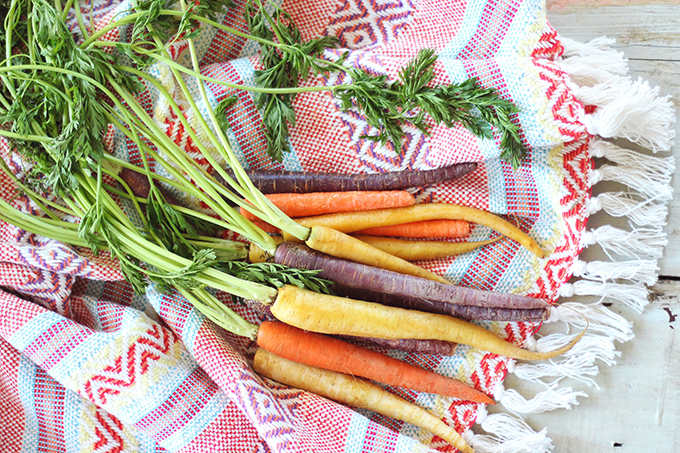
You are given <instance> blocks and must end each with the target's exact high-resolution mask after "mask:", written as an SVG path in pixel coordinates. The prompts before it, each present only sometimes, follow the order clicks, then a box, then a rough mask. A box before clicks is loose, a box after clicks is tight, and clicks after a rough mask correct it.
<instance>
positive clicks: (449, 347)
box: [338, 335, 456, 356]
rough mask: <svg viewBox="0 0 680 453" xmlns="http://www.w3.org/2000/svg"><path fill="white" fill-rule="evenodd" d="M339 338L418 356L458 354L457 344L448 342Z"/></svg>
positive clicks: (341, 336) (346, 336)
mask: <svg viewBox="0 0 680 453" xmlns="http://www.w3.org/2000/svg"><path fill="white" fill-rule="evenodd" d="M338 337H339V338H342V339H343V340H345V341H349V342H350V343H360V344H364V345H367V346H377V347H380V348H386V349H396V350H397V351H404V352H413V353H416V354H430V355H443V356H452V355H453V354H454V353H455V352H456V343H450V342H448V341H440V340H417V339H414V338H408V339H406V338H400V339H398V340H389V339H386V338H373V337H353V336H351V335H338Z"/></svg>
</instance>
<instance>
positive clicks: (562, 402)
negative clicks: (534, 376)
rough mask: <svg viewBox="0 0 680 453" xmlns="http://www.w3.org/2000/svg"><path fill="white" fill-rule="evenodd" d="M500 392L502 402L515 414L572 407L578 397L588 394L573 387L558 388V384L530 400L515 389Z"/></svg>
mask: <svg viewBox="0 0 680 453" xmlns="http://www.w3.org/2000/svg"><path fill="white" fill-rule="evenodd" d="M500 393H501V394H502V396H501V397H500V403H501V404H502V405H503V406H504V407H505V408H506V409H507V410H509V411H510V412H512V413H515V414H540V413H542V412H549V411H554V410H555V409H571V408H572V406H575V405H577V404H578V399H577V398H578V397H580V396H583V397H587V396H588V395H587V394H586V393H585V392H581V391H575V390H574V389H572V388H571V387H562V388H557V385H551V386H550V387H548V389H546V390H544V391H542V392H540V393H537V394H536V396H534V397H533V398H531V399H529V400H528V399H526V398H524V397H523V396H522V395H520V394H519V392H517V391H516V390H514V389H509V390H503V391H501V392H500Z"/></svg>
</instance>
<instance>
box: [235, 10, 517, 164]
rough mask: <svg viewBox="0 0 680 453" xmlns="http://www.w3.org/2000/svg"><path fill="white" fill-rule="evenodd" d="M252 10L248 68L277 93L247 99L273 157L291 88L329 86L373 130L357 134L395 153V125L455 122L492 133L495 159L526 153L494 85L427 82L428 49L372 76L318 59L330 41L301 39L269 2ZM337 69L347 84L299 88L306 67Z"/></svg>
mask: <svg viewBox="0 0 680 453" xmlns="http://www.w3.org/2000/svg"><path fill="white" fill-rule="evenodd" d="M253 1H255V2H257V6H258V8H257V9H256V8H255V6H254V5H253V3H252V2H248V3H247V7H246V19H247V21H248V25H249V28H250V32H251V34H252V35H253V36H254V37H256V38H258V39H257V41H258V42H259V43H260V47H261V56H260V62H261V64H262V66H263V69H262V70H258V71H256V72H255V82H256V84H257V85H258V87H262V88H281V89H285V88H288V90H284V92H280V93H272V92H257V93H256V94H255V99H256V102H257V105H258V107H259V108H260V110H261V111H262V120H263V123H264V127H265V133H266V137H267V152H268V153H269V155H270V156H271V157H272V158H273V159H274V160H276V161H281V160H282V158H283V153H285V152H287V151H288V150H289V146H288V142H287V139H288V134H289V126H290V127H292V126H294V125H295V111H294V110H293V107H292V101H293V98H294V96H295V95H296V94H298V93H301V92H305V91H311V90H316V91H318V90H319V89H321V90H330V91H333V93H334V95H335V96H336V97H337V99H338V100H339V101H340V104H341V106H342V108H343V109H344V110H349V109H359V110H360V111H361V112H362V113H363V114H364V116H365V118H366V121H367V122H368V124H369V125H370V126H372V127H373V128H374V129H375V130H376V131H377V133H376V134H369V135H365V136H363V137H362V138H366V139H370V140H374V141H378V142H380V143H381V144H382V145H383V146H387V145H391V146H392V147H393V148H394V150H395V151H396V152H400V151H401V143H402V140H403V139H404V138H405V137H406V132H405V131H404V129H403V127H404V126H406V125H411V126H414V127H416V128H417V129H418V130H420V131H421V132H422V133H425V134H427V133H428V130H429V129H430V127H431V126H432V125H433V123H434V124H443V125H445V126H447V127H452V126H454V125H456V124H461V125H463V126H464V127H465V128H466V129H467V130H469V131H470V132H472V133H473V134H474V135H476V136H478V137H482V138H489V139H491V138H493V137H494V130H496V131H497V132H498V133H499V134H500V136H501V139H500V147H501V149H502V154H501V157H502V158H503V159H506V160H507V161H509V162H510V163H511V164H512V166H513V168H517V167H518V166H519V165H520V163H521V161H522V160H523V159H524V158H525V157H526V149H525V148H524V145H523V144H522V142H521V139H520V136H519V129H518V126H517V125H516V124H515V123H513V122H512V115H513V114H515V113H517V112H518V109H517V107H516V106H515V105H514V104H513V103H512V102H510V101H507V100H505V99H503V98H501V97H500V96H499V95H498V93H497V92H496V90H495V89H493V88H484V87H482V86H480V85H479V84H478V83H477V80H476V79H468V80H465V81H463V82H461V83H453V84H449V85H434V86H432V82H433V80H434V78H435V71H434V64H435V62H436V61H437V55H436V54H435V51H434V50H432V49H422V50H421V51H420V52H419V53H418V55H417V56H416V57H415V58H413V59H412V60H411V61H410V62H409V63H407V64H406V65H405V66H404V67H403V68H402V69H401V70H400V71H399V80H395V81H390V80H389V79H388V77H387V76H385V75H374V74H370V73H368V72H366V71H365V70H363V69H360V68H352V69H349V68H346V67H345V66H343V63H344V61H345V59H346V58H347V53H345V54H344V55H343V56H342V57H340V58H339V59H338V60H336V61H330V60H325V59H323V58H321V56H322V53H323V51H324V49H325V48H327V47H331V46H334V45H335V44H336V43H337V39H336V38H335V37H333V36H324V37H320V38H317V39H314V40H310V41H303V40H302V37H301V33H300V30H299V29H298V28H297V26H296V25H295V23H294V22H293V20H292V18H291V17H290V15H288V13H286V12H285V11H283V10H281V9H280V8H275V9H274V12H273V13H272V15H269V14H268V13H267V12H266V11H265V10H264V8H263V7H262V4H261V2H260V1H259V0H253ZM331 71H333V72H345V73H347V74H348V75H349V76H350V79H351V83H348V84H344V85H336V86H331V87H307V88H299V87H298V84H299V82H300V81H301V80H304V79H306V78H307V77H308V76H309V75H310V74H311V73H314V74H321V73H328V72H331Z"/></svg>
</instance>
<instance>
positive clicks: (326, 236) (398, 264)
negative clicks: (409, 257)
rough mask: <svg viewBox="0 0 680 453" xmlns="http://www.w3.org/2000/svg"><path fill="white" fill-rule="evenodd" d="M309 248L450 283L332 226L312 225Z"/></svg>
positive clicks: (308, 242)
mask: <svg viewBox="0 0 680 453" xmlns="http://www.w3.org/2000/svg"><path fill="white" fill-rule="evenodd" d="M305 244H307V246H308V247H309V248H312V249H314V250H317V251H319V252H321V253H326V254H328V255H332V256H335V257H337V258H344V259H347V260H351V261H354V262H356V263H361V264H367V265H369V266H375V267H379V268H382V269H387V270H391V271H394V272H399V273H400V274H407V275H414V276H416V277H422V278H427V279H428V280H434V281H437V282H441V283H449V281H448V280H446V279H445V278H443V277H441V276H439V275H437V274H435V273H434V272H430V271H428V270H427V269H423V268H422V267H420V266H416V265H415V264H412V263H409V262H408V261H405V260H403V259H401V258H397V257H396V256H393V255H390V254H389V253H387V252H384V251H382V250H380V249H378V248H375V247H373V246H371V245H369V244H367V243H365V242H362V241H360V240H359V239H356V238H353V237H352V236H349V235H347V234H344V233H340V232H338V231H336V230H334V229H332V228H327V227H324V226H319V225H315V226H313V227H312V231H311V234H310V235H309V238H308V239H307V240H306V241H305Z"/></svg>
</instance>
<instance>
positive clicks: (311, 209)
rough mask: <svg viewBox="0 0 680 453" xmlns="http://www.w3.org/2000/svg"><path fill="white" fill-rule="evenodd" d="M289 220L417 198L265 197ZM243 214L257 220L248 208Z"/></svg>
mask: <svg viewBox="0 0 680 453" xmlns="http://www.w3.org/2000/svg"><path fill="white" fill-rule="evenodd" d="M265 196H266V197H267V198H268V199H269V201H271V202H272V203H273V204H274V205H275V206H276V207H278V208H279V209H280V210H281V211H283V212H284V213H285V214H286V215H288V217H308V216H315V215H323V214H331V213H336V212H355V211H370V210H373V209H385V208H400V207H404V206H413V205H414V204H415V203H416V200H415V198H414V197H413V195H411V194H410V193H408V192H406V191H405V190H386V191H380V192H313V193H273V194H269V195H265ZM241 214H242V215H243V216H244V217H245V218H247V219H248V220H256V219H257V217H256V216H255V215H253V214H251V213H250V212H248V211H247V210H246V209H245V208H241Z"/></svg>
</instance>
